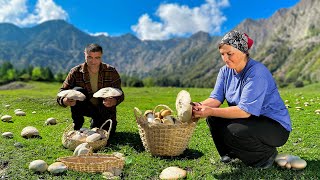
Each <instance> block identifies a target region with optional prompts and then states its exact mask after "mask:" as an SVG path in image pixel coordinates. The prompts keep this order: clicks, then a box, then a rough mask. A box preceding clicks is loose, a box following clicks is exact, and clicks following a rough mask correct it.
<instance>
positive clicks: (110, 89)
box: [93, 87, 122, 98]
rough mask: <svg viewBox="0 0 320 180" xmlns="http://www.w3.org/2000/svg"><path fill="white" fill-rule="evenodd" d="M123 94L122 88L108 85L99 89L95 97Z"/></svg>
mask: <svg viewBox="0 0 320 180" xmlns="http://www.w3.org/2000/svg"><path fill="white" fill-rule="evenodd" d="M121 95H122V91H121V90H120V89H117V88H113V87H106V88H102V89H100V90H99V91H97V92H96V93H94V94H93V97H95V98H107V97H117V96H121Z"/></svg>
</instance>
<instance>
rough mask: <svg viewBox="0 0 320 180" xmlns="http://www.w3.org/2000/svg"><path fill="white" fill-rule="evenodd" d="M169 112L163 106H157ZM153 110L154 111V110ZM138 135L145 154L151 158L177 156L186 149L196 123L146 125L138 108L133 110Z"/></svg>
mask: <svg viewBox="0 0 320 180" xmlns="http://www.w3.org/2000/svg"><path fill="white" fill-rule="evenodd" d="M158 107H164V108H166V109H169V110H171V109H170V108H169V107H167V106H165V105H158V106H157V107H156V108H158ZM156 108H155V109H156ZM134 114H135V116H136V120H137V124H138V127H139V134H140V138H141V141H142V144H143V146H144V148H145V150H146V151H147V152H150V153H151V154H152V155H153V156H179V155H181V154H182V153H183V152H184V150H185V149H186V148H187V146H188V143H189V140H190V138H191V136H192V133H193V131H194V129H195V127H196V122H191V123H180V124H172V125H168V124H162V123H159V124H153V123H148V121H147V120H146V118H145V117H144V116H143V115H142V113H141V111H140V110H139V109H138V108H136V107H135V108H134Z"/></svg>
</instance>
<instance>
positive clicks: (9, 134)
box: [2, 132, 13, 138]
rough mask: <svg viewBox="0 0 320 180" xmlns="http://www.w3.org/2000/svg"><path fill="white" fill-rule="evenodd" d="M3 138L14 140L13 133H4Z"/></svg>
mask: <svg viewBox="0 0 320 180" xmlns="http://www.w3.org/2000/svg"><path fill="white" fill-rule="evenodd" d="M2 137H4V138H13V133H12V132H4V133H2Z"/></svg>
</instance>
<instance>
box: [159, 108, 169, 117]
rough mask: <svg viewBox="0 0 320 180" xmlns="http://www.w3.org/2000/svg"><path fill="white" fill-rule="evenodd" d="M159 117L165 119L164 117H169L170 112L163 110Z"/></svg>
mask: <svg viewBox="0 0 320 180" xmlns="http://www.w3.org/2000/svg"><path fill="white" fill-rule="evenodd" d="M160 115H161V116H162V117H165V116H168V115H171V111H170V110H168V109H166V110H163V111H162V112H161V113H160Z"/></svg>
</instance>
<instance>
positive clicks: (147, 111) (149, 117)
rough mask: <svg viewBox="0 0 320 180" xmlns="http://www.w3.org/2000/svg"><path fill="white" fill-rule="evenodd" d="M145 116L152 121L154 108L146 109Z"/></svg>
mask: <svg viewBox="0 0 320 180" xmlns="http://www.w3.org/2000/svg"><path fill="white" fill-rule="evenodd" d="M144 116H145V117H146V118H147V121H148V122H149V123H152V122H153V121H154V114H153V111H152V110H146V111H145V112H144Z"/></svg>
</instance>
